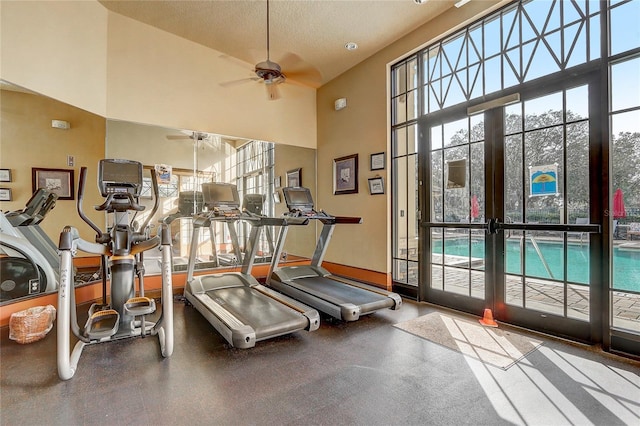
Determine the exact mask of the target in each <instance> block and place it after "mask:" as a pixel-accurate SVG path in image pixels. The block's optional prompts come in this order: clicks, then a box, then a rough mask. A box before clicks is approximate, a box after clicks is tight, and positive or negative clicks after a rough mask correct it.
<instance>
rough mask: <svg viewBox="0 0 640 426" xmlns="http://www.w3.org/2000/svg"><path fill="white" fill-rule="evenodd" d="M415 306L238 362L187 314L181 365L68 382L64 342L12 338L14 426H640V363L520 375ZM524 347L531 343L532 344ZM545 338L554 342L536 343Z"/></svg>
mask: <svg viewBox="0 0 640 426" xmlns="http://www.w3.org/2000/svg"><path fill="white" fill-rule="evenodd" d="M434 310H435V308H434V307H433V306H431V305H427V304H418V303H414V302H411V301H405V305H404V306H403V307H402V309H401V310H399V311H380V312H378V313H375V314H373V315H370V316H367V317H364V318H362V319H361V320H359V321H358V322H354V323H343V322H339V321H330V320H327V319H325V318H323V323H322V325H321V327H320V329H319V330H318V331H315V332H312V333H308V332H299V333H295V334H293V335H289V336H284V337H280V338H276V339H272V340H269V341H265V342H258V344H257V345H256V347H255V348H252V349H245V350H240V349H234V348H230V347H229V346H228V345H227V344H226V342H225V340H224V339H223V338H222V337H221V336H220V335H218V334H217V333H216V331H215V330H214V329H213V328H212V327H211V326H210V325H209V323H208V322H207V321H206V320H205V319H204V318H203V317H202V316H201V315H200V314H199V313H198V312H197V311H195V310H194V309H193V308H192V307H185V306H184V304H182V303H181V302H178V301H176V302H175V343H176V345H175V351H174V353H173V356H172V357H171V358H169V359H163V358H162V357H161V355H160V352H159V345H158V341H157V339H156V338H147V339H144V340H143V339H136V340H125V341H119V342H113V343H106V344H99V345H93V346H90V347H87V348H85V350H84V353H83V355H82V358H81V359H80V363H79V368H78V371H77V373H76V375H75V377H74V378H72V379H71V380H69V381H66V382H62V381H60V380H59V379H58V375H57V370H56V336H55V334H56V333H55V328H54V330H52V331H51V333H50V334H49V335H47V337H46V338H45V339H43V340H41V341H39V342H35V343H32V344H28V345H18V344H16V343H15V342H13V341H11V340H9V339H8V328H4V329H2V330H0V331H1V335H0V339H1V340H0V362H1V368H0V373H1V389H0V398H1V399H0V404H1V411H0V421H1V424H2V425H44V424H46V425H81V424H84V425H92V424H115V425H183V424H184V425H186V424H188V425H200V424H202V425H226V424H229V425H245V424H255V425H271V424H277V425H288V424H291V425H300V424H303V425H315V424H329V425H345V424H355V425H407V424H416V425H418V424H420V425H425V424H434V425H460V424H474V425H492V426H493V425H500V424H530V425H536V424H537V425H560V424H595V425H617V424H629V425H638V424H640V363H637V362H632V361H629V360H626V359H624V358H618V357H615V356H612V355H608V354H604V353H602V352H599V351H595V350H591V349H589V348H585V347H582V346H577V345H573V344H567V343H565V342H563V341H559V340H555V339H549V338H542V340H544V344H543V345H542V347H540V348H538V349H537V350H536V351H534V352H532V353H530V354H529V355H528V356H527V357H526V358H525V359H523V360H521V361H520V362H518V363H517V364H515V365H514V366H512V367H510V368H509V369H507V370H502V369H500V368H497V367H493V366H491V365H487V364H483V363H481V362H479V361H477V360H474V359H470V358H467V357H465V356H463V355H462V354H460V353H459V352H456V351H453V350H451V349H448V348H446V347H443V346H440V345H438V344H435V343H432V342H430V341H427V340H424V339H421V338H419V337H416V336H413V335H411V334H408V333H406V332H404V331H402V330H399V329H397V328H395V327H393V326H392V325H393V324H394V323H396V322H400V321H404V320H408V319H411V318H415V317H417V316H420V315H424V314H427V313H430V312H433V311H434ZM519 332H520V333H523V334H524V333H525V332H523V331H519ZM536 337H537V338H540V337H539V336H538V335H536Z"/></svg>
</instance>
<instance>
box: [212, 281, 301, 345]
mask: <svg viewBox="0 0 640 426" xmlns="http://www.w3.org/2000/svg"><path fill="white" fill-rule="evenodd" d="M206 294H207V296H209V297H210V298H211V299H212V300H214V301H215V302H216V303H218V304H219V305H221V306H222V307H224V309H226V310H227V311H229V312H230V313H232V314H233V315H234V316H235V317H236V318H238V319H239V320H240V321H242V322H243V323H244V324H246V325H249V326H251V327H252V328H253V329H254V330H255V332H256V339H258V340H260V339H261V338H263V337H268V336H270V335H274V334H281V333H282V332H284V331H288V330H299V329H303V328H305V327H306V326H307V322H308V320H307V318H306V317H305V316H304V315H302V314H300V313H298V312H297V311H294V310H293V309H291V308H289V307H288V306H286V305H284V304H282V303H280V302H277V301H276V300H274V299H272V298H270V297H267V296H265V295H264V294H262V293H260V292H258V291H256V290H252V289H251V288H249V287H246V286H240V287H227V288H221V289H217V290H209V291H207V292H206Z"/></svg>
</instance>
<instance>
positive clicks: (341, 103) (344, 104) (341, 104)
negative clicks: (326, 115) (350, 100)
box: [335, 98, 347, 111]
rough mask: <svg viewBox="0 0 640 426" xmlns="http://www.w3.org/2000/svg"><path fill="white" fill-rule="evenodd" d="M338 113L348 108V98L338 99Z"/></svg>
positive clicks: (336, 104)
mask: <svg viewBox="0 0 640 426" xmlns="http://www.w3.org/2000/svg"><path fill="white" fill-rule="evenodd" d="M335 106H336V111H340V110H341V109H344V108H346V107H347V98H340V99H336V103H335Z"/></svg>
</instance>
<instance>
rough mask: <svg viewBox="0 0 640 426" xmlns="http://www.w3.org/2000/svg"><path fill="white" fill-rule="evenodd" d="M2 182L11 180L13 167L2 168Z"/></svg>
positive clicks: (0, 170) (0, 172)
mask: <svg viewBox="0 0 640 426" xmlns="http://www.w3.org/2000/svg"><path fill="white" fill-rule="evenodd" d="M0 182H11V169H0Z"/></svg>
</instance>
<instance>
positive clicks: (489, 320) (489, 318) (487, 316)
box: [478, 308, 498, 327]
mask: <svg viewBox="0 0 640 426" xmlns="http://www.w3.org/2000/svg"><path fill="white" fill-rule="evenodd" d="M478 321H480V324H482V325H486V326H487V327H497V326H498V323H497V322H496V321H495V320H494V319H493V312H491V309H488V308H487V309H485V310H484V316H483V317H482V319H480V320H478Z"/></svg>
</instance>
